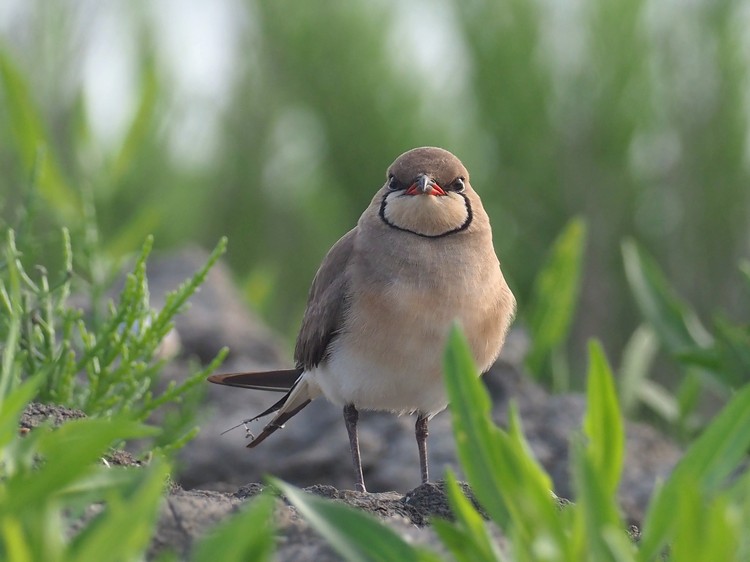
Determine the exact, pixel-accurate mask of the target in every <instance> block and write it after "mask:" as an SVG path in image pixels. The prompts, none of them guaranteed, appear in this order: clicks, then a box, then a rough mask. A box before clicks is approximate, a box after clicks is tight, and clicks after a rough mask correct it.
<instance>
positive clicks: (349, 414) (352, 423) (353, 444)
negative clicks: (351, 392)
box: [344, 404, 367, 492]
mask: <svg viewBox="0 0 750 562" xmlns="http://www.w3.org/2000/svg"><path fill="white" fill-rule="evenodd" d="M358 420H359V412H358V411H357V408H355V407H354V404H347V405H346V406H344V422H346V432H347V433H348V434H349V448H350V449H351V450H352V463H353V464H354V475H355V477H356V479H357V482H356V484H355V486H356V489H357V491H358V492H366V491H367V490H366V489H365V477H364V476H363V475H362V459H361V457H360V456H359V437H358V436H357V421H358Z"/></svg>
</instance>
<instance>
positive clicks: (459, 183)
mask: <svg viewBox="0 0 750 562" xmlns="http://www.w3.org/2000/svg"><path fill="white" fill-rule="evenodd" d="M465 189H466V184H465V183H464V178H456V180H455V181H454V182H453V183H452V184H451V191H455V192H457V193H461V192H463V191H464V190H465Z"/></svg>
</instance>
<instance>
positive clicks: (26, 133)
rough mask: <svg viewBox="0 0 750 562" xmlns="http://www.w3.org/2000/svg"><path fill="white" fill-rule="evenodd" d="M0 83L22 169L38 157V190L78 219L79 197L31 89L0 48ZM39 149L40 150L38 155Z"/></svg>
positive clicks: (32, 164)
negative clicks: (62, 168)
mask: <svg viewBox="0 0 750 562" xmlns="http://www.w3.org/2000/svg"><path fill="white" fill-rule="evenodd" d="M0 85H2V86H3V89H4V91H5V100H6V103H7V105H8V111H7V112H6V113H7V115H9V116H10V124H11V130H12V132H13V136H14V137H15V146H17V147H18V151H19V152H20V154H19V157H20V159H21V161H22V162H23V165H24V168H25V169H26V170H29V171H30V170H32V169H33V168H34V166H35V162H36V161H37V160H38V159H39V158H41V159H42V160H41V169H40V173H39V175H38V181H37V185H38V188H39V190H40V192H41V193H42V194H43V195H44V197H45V198H46V199H47V201H48V202H50V203H51V204H52V206H53V208H55V209H56V210H58V211H61V212H62V215H63V217H64V218H65V219H67V220H80V218H81V201H80V197H79V196H78V193H76V192H75V191H74V190H73V189H71V188H70V186H68V185H67V183H66V182H65V180H64V179H63V175H62V172H61V171H60V168H59V167H58V164H57V162H56V159H55V155H54V153H53V152H52V146H51V143H50V141H49V135H48V134H47V132H46V131H45V128H44V125H43V123H42V118H41V116H40V113H39V110H38V109H37V108H36V106H35V105H34V101H33V99H32V96H31V92H30V91H29V88H28V86H27V85H26V83H25V81H24V79H23V78H22V76H21V73H20V72H19V71H18V69H17V68H16V67H15V66H14V65H13V63H12V62H11V60H10V58H9V56H8V53H7V51H6V50H4V49H0ZM40 150H42V151H43V154H41V155H40Z"/></svg>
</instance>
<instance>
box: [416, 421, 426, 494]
mask: <svg viewBox="0 0 750 562" xmlns="http://www.w3.org/2000/svg"><path fill="white" fill-rule="evenodd" d="M414 433H415V435H416V436H417V447H418V448H419V467H420V468H421V470H422V484H426V483H427V482H429V480H430V473H429V471H428V469H427V436H428V435H429V434H430V432H429V431H428V430H427V416H425V415H424V414H419V416H417V423H416V424H415V425H414Z"/></svg>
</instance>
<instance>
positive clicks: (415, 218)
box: [373, 147, 484, 238]
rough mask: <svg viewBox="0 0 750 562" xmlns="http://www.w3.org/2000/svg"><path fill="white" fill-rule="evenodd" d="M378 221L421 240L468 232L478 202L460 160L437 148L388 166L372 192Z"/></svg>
mask: <svg viewBox="0 0 750 562" xmlns="http://www.w3.org/2000/svg"><path fill="white" fill-rule="evenodd" d="M376 204H377V205H378V215H379V217H380V220H381V221H382V222H383V223H385V224H386V225H387V226H389V227H391V228H393V229H396V230H401V231H405V232H410V233H413V234H416V235H418V236H421V237H424V238H441V237H444V236H449V235H451V234H456V233H458V232H462V231H464V230H467V229H469V228H470V227H471V226H472V222H473V221H474V220H475V218H476V216H475V215H476V211H477V210H479V211H480V212H481V215H482V218H484V212H483V211H482V210H481V202H480V201H479V198H478V197H477V195H476V193H475V192H474V190H472V188H471V184H470V183H469V172H468V171H467V170H466V168H465V167H464V165H463V164H462V163H461V161H460V160H459V159H458V158H456V157H455V156H454V155H453V154H451V153H450V152H448V151H447V150H443V149H442V148H435V147H422V148H415V149H412V150H409V151H408V152H405V153H404V154H402V155H401V156H399V157H398V158H396V160H395V162H393V164H391V165H390V167H389V168H388V171H387V173H386V183H385V185H384V186H383V187H382V188H381V189H380V191H378V193H377V194H376V196H375V199H374V200H373V205H376Z"/></svg>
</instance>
